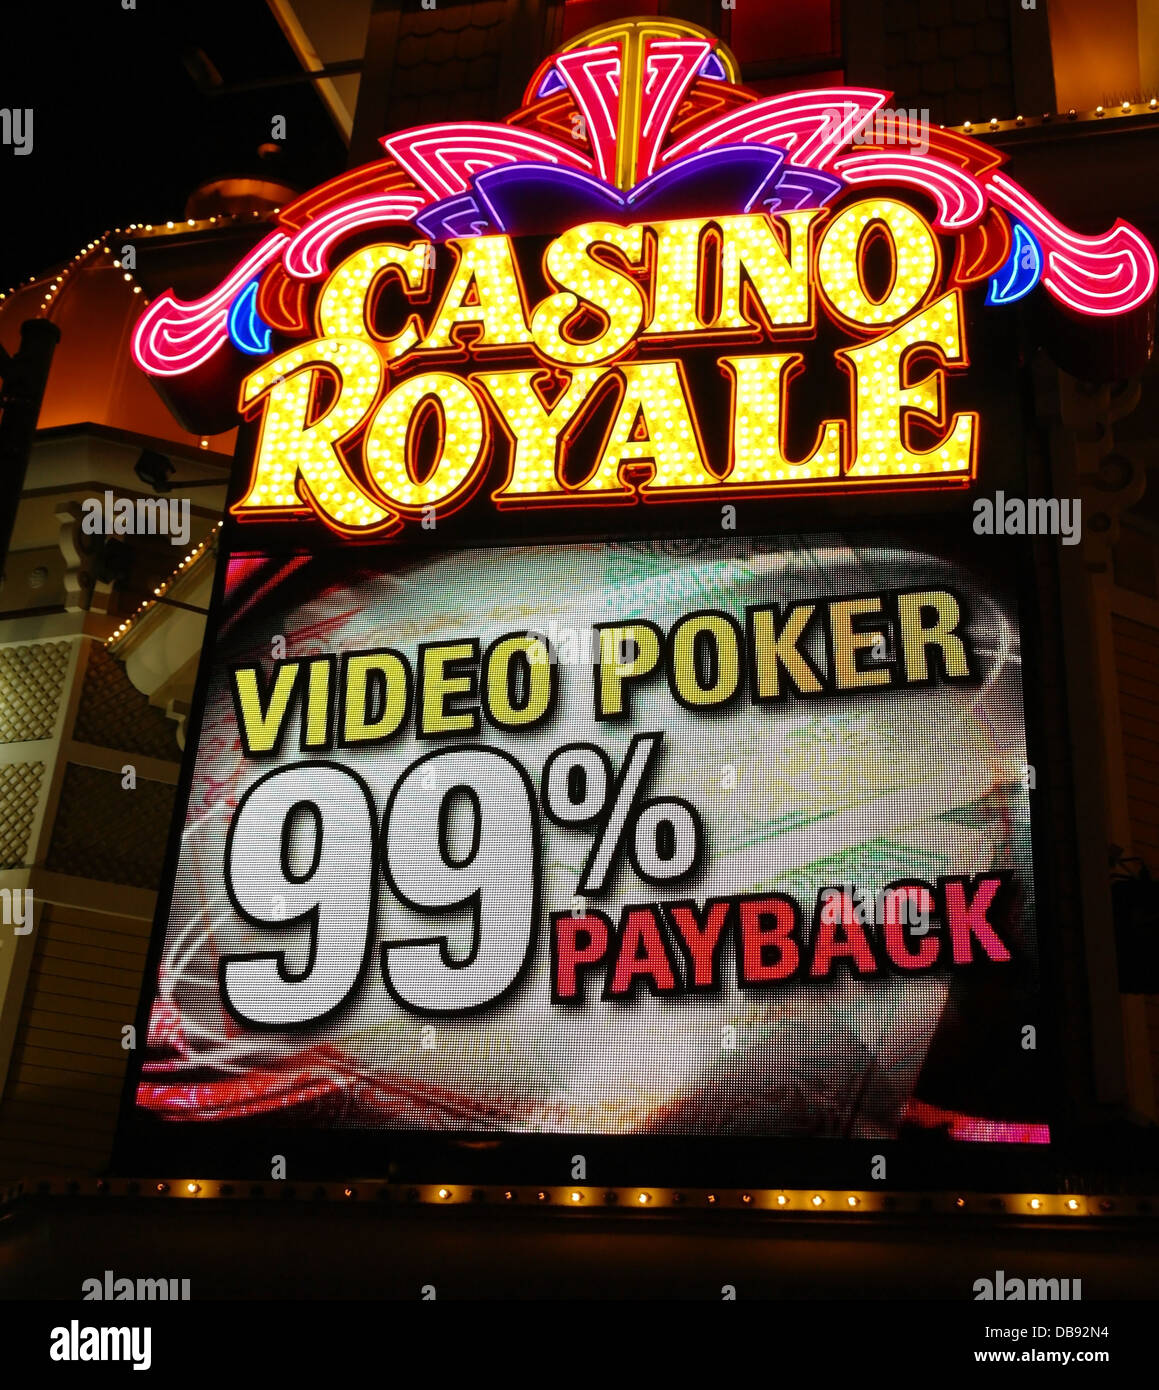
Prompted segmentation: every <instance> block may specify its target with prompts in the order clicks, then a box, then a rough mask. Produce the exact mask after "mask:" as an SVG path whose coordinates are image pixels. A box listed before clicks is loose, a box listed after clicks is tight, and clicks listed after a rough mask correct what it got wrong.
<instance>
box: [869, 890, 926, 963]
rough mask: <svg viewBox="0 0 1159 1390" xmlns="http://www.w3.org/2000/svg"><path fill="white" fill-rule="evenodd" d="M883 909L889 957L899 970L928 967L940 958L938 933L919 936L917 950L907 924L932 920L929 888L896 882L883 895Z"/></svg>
mask: <svg viewBox="0 0 1159 1390" xmlns="http://www.w3.org/2000/svg"><path fill="white" fill-rule="evenodd" d="M882 909H883V911H882V916H883V917H884V919H885V920H884V922H883V924H882V928H883V930H882V934H883V936H884V938H885V949H886V953H887V954H888V956H889V958H890V960H891V961H892V962H893V963H894V965H896V966H897V968H898V969H899V970H928V969H929V968H930V966H932V965H933V964H934V963H935V961H936V960H937V958H938V950H939V947H940V945H941V943H940V941H939V939H938V937H936V936H929V935H927V936H923V937H919V939H918V948H917V950H916V951H915V950H912V949H911V947H910V939H909V934H908V932H907V930H906V928H907V927H909V928H913V927H914V926H917V925H919V924H922V923H925V924H928V923H929V920H930V917H931V916H932V915H933V911H934V899H933V895H932V894H931V892H930V890H929V889H928V888H926V887H925V886H924V885H923V884H920V883H904V884H896V885H895V886H894V887H893V888H888V889H886V891H885V893H884V894H883V895H882Z"/></svg>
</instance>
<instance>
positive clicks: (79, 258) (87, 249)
mask: <svg viewBox="0 0 1159 1390" xmlns="http://www.w3.org/2000/svg"><path fill="white" fill-rule="evenodd" d="M279 212H281V208H274V213H275V214H277V213H279ZM253 216H254V217H261V216H262V214H261V213H260V212H257V211H255V212H254V213H253ZM241 219H242V214H241V213H236V212H235V213H220V214H215V215H214V216H213V217H203V218H200V219H197V218H193V217H189V218H186V219H185V221H184V222H166V223H165V224H164V226H161V224H159V223H158V224H157V225H156V226H154V224H153V223H152V222H130V223H129V225H128V226H127V227H113V228H111V229H110V230H108V231H106V232H104V233H103V235H101V236H99V237H97V238H96V240H95V241H90V242H88V243H87V245H85V246H82V247H81V249H80V250H79V251H78V252H77V253H76V255H75V256H73V257H72V259H71V260H70V261H69V262H68V263H67V264H66V265H65V266H64V268H63V269H62V270H61V271H60V272H59V274H57V275H52V276H47V275H41V276H36V275H30V276H29V277H28V279H27V280H26V281H22V282H21V283H20V284H18V285H12V286H10V287H9V288H8V289H7V290H5V291H3V292H2V293H0V301H3V300H5V299H7V298H8V297H9V295H13V294H16V293H17V291H18V290H22V289H25V288H27V286H29V285H35V284H37V283H38V281H39V282H41V283H44V284H45V285H46V286H47V288H46V289H45V292H44V295H43V297H42V299H41V303H40V309H39V310H38V313H39V314H40V315H42V316H43V315H45V314H47V312H48V310H49V309H50V308H51V306H52V303H53V301H54V300H55V299H56V297H57V295H58V294H59V293H60V291H61V290H62V289H63V288H64V285H65V282H66V281H67V279H68V278H69V276H70V275H71V274H72V272H73V271H74V270H76V269H77V268H78V267H79V266H81V265H82V264H83V263H84V262H85V261H87V260H88V259H89V257H90V256H91V255H92V254H93V253H94V252H99V253H100V254H102V255H109V254H111V251H110V247H109V242H110V241H111V240H112V238H113V237H122V236H127V235H128V234H129V233H130V232H133V233H139V232H144V233H146V234H151V235H161V236H164V235H166V234H167V233H168V232H172V231H181V232H185V231H188V230H189V228H191V227H192V228H194V229H195V230H197V229H202V230H204V229H205V228H207V227H210V226H216V225H217V224H218V223H225V222H237V221H239V220H241ZM113 265H114V267H115V268H116V269H118V270H120V271H121V274H122V275H123V276H124V278H125V279H126V280H127V281H128V282H129V283H130V284H131V285H132V287H133V293H134V294H142V293H143V290H142V288H141V286H140V285H138V284H136V283H135V281H134V280H133V276H132V274H131V273H130V272H129V271H127V270H125V269H124V267H123V266H122V265H121V263H120V261H118V260H114V261H113ZM142 302H143V303H145V304H148V302H149V301H148V299H145V300H143V301H142Z"/></svg>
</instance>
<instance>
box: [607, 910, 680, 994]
mask: <svg viewBox="0 0 1159 1390" xmlns="http://www.w3.org/2000/svg"><path fill="white" fill-rule="evenodd" d="M638 975H643V976H649V977H651V980H652V983H653V986H654V988H655V991H656V993H658V994H671V993H672V991H673V990H674V989H675V988H676V972H675V971H674V970H673V968H672V962H671V960H669V958H668V948H667V946H666V945H665V944H664V936H663V933H662V932H661V929H660V921H659V917H658V914H657V912H656V909H655V908H654V907H626V908H625V909H624V916H623V919H622V923H621V933H620V950H619V954H618V955H617V957H616V968H615V972H614V974H613V975H612V982H611V984H610V985H609V986H608V994H609V996H617V995H621V994H627V993H628V991H629V990H630V989H631V988H632V985H633V983H634V981H635V979H636V977H637V976H638Z"/></svg>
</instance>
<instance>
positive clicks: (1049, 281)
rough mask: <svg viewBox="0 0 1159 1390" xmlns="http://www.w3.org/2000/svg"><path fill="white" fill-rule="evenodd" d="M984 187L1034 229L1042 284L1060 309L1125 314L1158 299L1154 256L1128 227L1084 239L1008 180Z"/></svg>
mask: <svg viewBox="0 0 1159 1390" xmlns="http://www.w3.org/2000/svg"><path fill="white" fill-rule="evenodd" d="M986 185H987V188H988V190H989V192H990V195H991V197H992V198H993V199H994V201H995V202H996V203H998V204H999V206H1001V207H1003V208H1005V209H1006V210H1007V211H1008V212H1012V213H1014V214H1015V216H1017V217H1020V218H1021V219H1022V220H1023V221H1024V222H1025V223H1026V224H1027V225H1028V226H1030V227H1031V228H1033V230H1034V233H1035V235H1036V236H1037V237H1038V239H1039V241H1040V242H1041V243H1042V249H1043V255H1044V257H1045V260H1046V267H1045V271H1044V273H1043V277H1042V283H1043V284H1044V285H1045V286H1046V288H1047V290H1049V292H1050V293H1051V294H1052V295H1053V296H1054V297H1055V299H1057V300H1058V301H1059V303H1061V304H1065V305H1067V307H1068V308H1071V309H1075V310H1077V311H1078V312H1079V313H1080V314H1099V315H1109V314H1125V313H1127V312H1128V311H1129V310H1131V309H1136V308H1138V306H1139V305H1140V304H1144V303H1146V301H1147V300H1148V299H1149V298H1150V297H1151V295H1152V294H1153V293H1154V291H1155V284H1156V280H1157V279H1159V265H1157V263H1156V260H1155V252H1154V251H1153V250H1152V248H1151V246H1150V245H1149V243H1148V242H1147V240H1146V239H1145V238H1144V237H1143V236H1142V235H1141V234H1140V233H1139V232H1137V231H1136V230H1135V228H1134V227H1132V226H1131V225H1130V224H1129V223H1127V222H1123V221H1122V220H1121V219H1120V220H1118V221H1116V222H1115V224H1114V226H1112V227H1111V229H1110V230H1109V231H1106V232H1102V233H1101V234H1100V235H1099V236H1082V235H1080V234H1079V233H1078V232H1072V231H1071V230H1070V228H1069V227H1064V226H1063V224H1062V223H1061V222H1059V221H1058V220H1057V219H1056V218H1054V217H1052V216H1051V215H1050V213H1049V212H1047V210H1046V209H1045V208H1044V207H1043V206H1042V204H1041V203H1039V202H1037V201H1036V200H1035V199H1034V198H1032V197H1031V196H1030V194H1029V193H1027V191H1026V190H1025V189H1024V188H1022V187H1020V186H1019V185H1018V184H1016V183H1015V182H1014V180H1013V179H1009V178H1007V177H1006V175H1005V174H1000V173H994V174H992V175H991V176H990V177H989V178H988V179H987V180H986Z"/></svg>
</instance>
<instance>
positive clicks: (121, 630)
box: [105, 521, 222, 647]
mask: <svg viewBox="0 0 1159 1390" xmlns="http://www.w3.org/2000/svg"><path fill="white" fill-rule="evenodd" d="M221 527H222V523H221V522H220V521H218V522H215V523H214V525H213V529H212V530H211V531H210V533H209V535H208V536H206V537H205V539H204V540H203V541H200V542H199V543H198V544H197V545H195V546H194V547H193V549H192V550H191V551H190V552H189V554H188V555H186V557H185V558H184V560H182V561H181V562H180V564H178V566H177V568H176V569H175V570H174V571H173V573H172V574H171V575H169V577H168V578H167V579H163V580H162V581H161V583H160V584H158V585H157V587H156V588H155V589H154V590H153V597H152V598H147V599H145V600H144V602H143V603H141V604H140V605H139V606H138V608H137V610H136V612H135V613H132V614H131V615H130V616H129V617H127V618H126V619H125V620H124V622H123V623H121V624H120V626H119V627H118V628H117V629H116V630H115V631H114V632H113V633H112V635H111V636H109V637H106V638H105V646H106V647H113V646H115V645H116V644H117V643H118V642H120V641H121V639H122V638H124V637H126V636H127V635H128V633H129V631H130V629H131V628H132V627H133V624H134V623H136V622H137V621H138V619H140V618H143V617H144V616H145V614H146V613H147V612H148V611H149V609H150V608H152V607H153V606H154V604H156V603H157V601H158V600H159V599H160V598H162V597H163V596H164V594H166V593H167V592H168V590H169V589H170V588H171V587H172V586H173V585H174V584H175V583H176V582H177V580H178V579H179V578H180V577H181V574H182V572H183V571H184V570H186V569H187V568H188V567H189V566H190V565H192V564H194V563H195V561H197V560H200V559H201V557H202V556H203V555H204V554H205V552H206V551H207V550H208V549H209V548H210V546H211V545H212V544H213V539H214V537H215V536H216V535H217V533H218V531H220V530H221Z"/></svg>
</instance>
